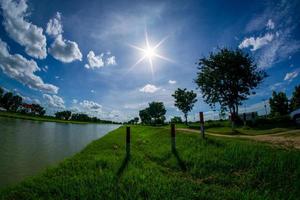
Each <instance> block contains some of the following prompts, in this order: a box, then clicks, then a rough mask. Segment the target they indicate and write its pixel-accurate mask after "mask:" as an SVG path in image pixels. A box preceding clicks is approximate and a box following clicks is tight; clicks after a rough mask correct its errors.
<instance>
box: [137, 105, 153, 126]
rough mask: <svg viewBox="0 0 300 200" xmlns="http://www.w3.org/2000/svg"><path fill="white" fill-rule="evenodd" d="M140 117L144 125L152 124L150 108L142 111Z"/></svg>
mask: <svg viewBox="0 0 300 200" xmlns="http://www.w3.org/2000/svg"><path fill="white" fill-rule="evenodd" d="M139 116H140V119H141V123H142V124H150V122H151V116H150V114H149V109H148V108H145V109H143V110H140V111H139Z"/></svg>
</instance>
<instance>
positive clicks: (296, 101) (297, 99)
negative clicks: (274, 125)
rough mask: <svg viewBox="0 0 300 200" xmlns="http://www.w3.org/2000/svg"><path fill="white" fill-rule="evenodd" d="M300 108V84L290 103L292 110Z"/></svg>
mask: <svg viewBox="0 0 300 200" xmlns="http://www.w3.org/2000/svg"><path fill="white" fill-rule="evenodd" d="M298 108H300V85H298V86H296V87H295V90H294V92H293V94H292V98H291V103H290V109H291V111H294V110H296V109H298Z"/></svg>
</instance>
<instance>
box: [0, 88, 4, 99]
mask: <svg viewBox="0 0 300 200" xmlns="http://www.w3.org/2000/svg"><path fill="white" fill-rule="evenodd" d="M3 93H4V90H3V88H2V87H0V100H1V98H2V95H3Z"/></svg>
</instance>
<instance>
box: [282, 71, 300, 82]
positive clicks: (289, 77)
mask: <svg viewBox="0 0 300 200" xmlns="http://www.w3.org/2000/svg"><path fill="white" fill-rule="evenodd" d="M298 74H299V70H296V71H293V72H290V73H286V75H285V77H284V80H285V81H290V82H291V81H293V79H294V78H296V77H297V76H298Z"/></svg>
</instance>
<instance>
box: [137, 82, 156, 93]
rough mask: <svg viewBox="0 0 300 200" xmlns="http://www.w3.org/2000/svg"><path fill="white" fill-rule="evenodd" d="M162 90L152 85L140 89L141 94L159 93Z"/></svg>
mask: <svg viewBox="0 0 300 200" xmlns="http://www.w3.org/2000/svg"><path fill="white" fill-rule="evenodd" d="M159 89H160V88H159V87H156V86H155V85H151V84H147V85H145V86H144V87H142V88H141V89H139V91H140V92H144V93H154V92H156V91H158V90H159Z"/></svg>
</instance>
